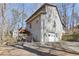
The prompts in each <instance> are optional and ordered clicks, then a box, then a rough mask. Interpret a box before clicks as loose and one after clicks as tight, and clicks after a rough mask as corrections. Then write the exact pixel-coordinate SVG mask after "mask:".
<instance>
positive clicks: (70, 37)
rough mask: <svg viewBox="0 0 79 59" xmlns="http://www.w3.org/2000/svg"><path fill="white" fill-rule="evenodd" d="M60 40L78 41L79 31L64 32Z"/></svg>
mask: <svg viewBox="0 0 79 59" xmlns="http://www.w3.org/2000/svg"><path fill="white" fill-rule="evenodd" d="M62 40H65V41H79V33H76V32H74V33H73V34H66V35H63V36H62Z"/></svg>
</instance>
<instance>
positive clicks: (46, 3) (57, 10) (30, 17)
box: [26, 3, 65, 27]
mask: <svg viewBox="0 0 79 59" xmlns="http://www.w3.org/2000/svg"><path fill="white" fill-rule="evenodd" d="M46 5H48V6H52V7H56V9H57V11H58V8H57V6H55V5H52V4H48V3H44V4H43V5H42V6H41V7H40V8H39V9H38V10H36V11H35V12H34V13H33V14H32V15H31V16H30V17H29V18H28V19H27V20H26V22H28V21H29V20H30V19H31V18H32V17H33V16H34V15H35V14H37V13H38V12H39V11H40V10H41V9H42V8H43V7H44V6H46ZM58 15H59V18H60V21H61V23H62V25H63V26H64V27H65V24H64V23H63V22H62V20H61V17H60V14H59V12H58Z"/></svg>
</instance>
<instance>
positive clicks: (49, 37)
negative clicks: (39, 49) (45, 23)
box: [48, 33, 58, 42]
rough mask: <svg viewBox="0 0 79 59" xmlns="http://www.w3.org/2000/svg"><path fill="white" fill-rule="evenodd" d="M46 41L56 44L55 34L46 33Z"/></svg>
mask: <svg viewBox="0 0 79 59" xmlns="http://www.w3.org/2000/svg"><path fill="white" fill-rule="evenodd" d="M48 41H49V42H57V41H58V38H57V36H56V34H55V33H48Z"/></svg>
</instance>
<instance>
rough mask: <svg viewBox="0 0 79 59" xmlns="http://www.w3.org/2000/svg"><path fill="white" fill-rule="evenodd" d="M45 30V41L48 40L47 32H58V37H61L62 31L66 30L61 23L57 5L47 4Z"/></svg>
mask: <svg viewBox="0 0 79 59" xmlns="http://www.w3.org/2000/svg"><path fill="white" fill-rule="evenodd" d="M54 26H55V27H54ZM43 31H44V34H45V35H44V38H45V41H48V37H47V34H48V33H51V32H52V33H53V32H54V33H57V37H58V39H61V36H62V32H63V31H64V30H63V26H62V24H61V21H60V18H59V15H58V11H57V9H56V7H52V6H47V5H46V15H45V20H44V29H43Z"/></svg>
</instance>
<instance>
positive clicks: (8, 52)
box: [0, 46, 33, 56]
mask: <svg viewBox="0 0 79 59" xmlns="http://www.w3.org/2000/svg"><path fill="white" fill-rule="evenodd" d="M32 55H33V54H32V53H31V52H29V51H25V50H22V49H19V48H15V47H8V46H7V47H0V56H32Z"/></svg>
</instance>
